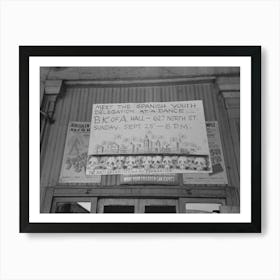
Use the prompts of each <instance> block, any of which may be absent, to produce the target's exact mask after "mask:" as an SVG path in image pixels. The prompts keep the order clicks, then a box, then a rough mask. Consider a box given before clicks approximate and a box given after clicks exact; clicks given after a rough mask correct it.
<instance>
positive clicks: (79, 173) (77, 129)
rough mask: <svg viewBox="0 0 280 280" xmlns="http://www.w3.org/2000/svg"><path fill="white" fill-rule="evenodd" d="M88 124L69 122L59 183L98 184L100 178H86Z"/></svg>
mask: <svg viewBox="0 0 280 280" xmlns="http://www.w3.org/2000/svg"><path fill="white" fill-rule="evenodd" d="M89 136H90V122H69V125H68V131H67V136H66V142H65V147H64V155H63V161H62V166H61V171H60V178H59V183H100V181H101V176H92V175H90V176H87V175H86V163H87V154H88V143H89Z"/></svg>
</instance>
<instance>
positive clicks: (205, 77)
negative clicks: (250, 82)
mask: <svg viewBox="0 0 280 280" xmlns="http://www.w3.org/2000/svg"><path fill="white" fill-rule="evenodd" d="M239 82H240V79H239V68H223V67H212V68H211V67H200V68H198V67H188V68H182V67H172V68H171V67H168V68H167V67H160V68H158V67H149V68H145V67H141V68H139V67H132V68H131V67H122V68H121V67H111V68H102V67H101V68H100V67H99V68H77V67H75V68H58V67H52V68H41V92H40V93H41V108H40V116H41V130H40V133H41V135H40V147H41V153H40V163H41V164H40V165H41V166H40V172H41V174H40V180H41V181H40V194H41V197H40V200H41V201H40V203H41V204H40V205H41V212H44V213H50V212H54V213H55V212H56V213H59V212H73V213H76V212H81V213H193V212H199V213H203V212H213V213H223V212H225V213H230V212H239V205H240V189H239V188H240V162H239V161H240V103H239V100H240V85H239ZM191 100H202V102H203V105H204V114H205V121H206V124H208V125H209V135H210V134H211V124H215V125H216V126H217V127H218V130H217V131H218V132H217V131H216V132H215V133H216V134H217V135H218V136H219V141H220V143H219V144H217V145H218V146H217V147H216V149H215V145H214V144H213V149H212V151H210V152H211V153H212V154H211V157H212V156H213V158H215V156H216V158H217V162H219V161H221V162H222V164H219V163H218V164H217V165H216V166H217V168H216V169H215V174H213V175H211V174H207V176H200V175H196V176H189V175H183V174H176V175H171V174H164V175H162V176H159V175H158V176H144V175H143V176H141V175H138V176H134V177H131V176H123V175H118V174H116V175H101V176H94V177H92V178H87V179H83V178H82V179H81V178H80V179H79V178H78V179H73V180H72V179H71V178H68V179H67V180H62V165H63V161H64V155H65V147H66V142H67V141H68V140H69V139H68V138H69V135H68V133H69V124H70V123H73V122H74V123H75V122H76V123H83V124H85V125H86V126H88V125H89V124H90V121H91V117H92V106H93V104H107V103H108V104H109V103H144V102H174V101H191ZM84 132H85V131H84ZM67 135H68V136H67ZM209 135H208V137H210V136H209ZM211 137H213V136H211ZM77 141H78V142H75V143H74V142H73V146H72V148H73V149H78V151H76V152H75V151H72V152H73V153H76V154H77V157H78V161H79V164H78V163H77V161H74V160H72V161H71V160H70V161H69V160H68V162H66V164H68V167H69V168H70V167H71V168H72V165H73V166H74V165H75V168H76V171H77V174H78V175H79V176H80V177H81V176H82V175H81V172H82V171H81V170H82V169H83V168H85V165H86V160H87V158H86V152H83V153H81V154H79V153H80V152H79V148H77V147H79V145H82V144H81V142H83V140H82V139H80V140H79V139H78V140H77ZM209 141H210V140H209ZM75 145H76V146H75ZM77 145H78V146H77ZM132 145H133V143H132ZM150 145H151V143H149V139H145V141H144V146H145V148H146V149H151V147H150ZM153 145H154V146H153V149H160V147H159V143H154V144H153ZM75 147H76V148H75ZM175 148H176V147H175ZM99 149H101V150H102V149H104V147H99ZM110 149H112V150H114V151H115V150H119V149H120V147H117V146H114V145H112V146H111V147H110ZM132 149H134V150H135V149H137V146H135V145H134V146H133V147H132ZM221 158H222V159H221ZM212 165H213V162H212ZM213 172H214V171H213Z"/></svg>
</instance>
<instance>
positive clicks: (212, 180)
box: [183, 121, 228, 185]
mask: <svg viewBox="0 0 280 280" xmlns="http://www.w3.org/2000/svg"><path fill="white" fill-rule="evenodd" d="M206 127H207V136H208V143H209V149H210V154H211V162H212V169H213V171H212V173H209V174H201V173H200V174H198V173H188V174H184V175H183V182H184V184H212V185H213V184H215V185H227V184H228V179H227V172H226V167H225V160H224V155H223V149H222V143H221V137H220V131H219V126H218V122H216V121H212V122H206Z"/></svg>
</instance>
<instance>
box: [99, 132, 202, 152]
mask: <svg viewBox="0 0 280 280" xmlns="http://www.w3.org/2000/svg"><path fill="white" fill-rule="evenodd" d="M200 149H201V147H199V146H198V145H196V144H194V143H191V142H188V141H187V136H186V135H183V134H182V135H179V136H178V137H175V136H172V137H169V138H168V137H166V136H163V135H155V134H153V133H152V132H151V131H148V132H147V133H146V134H145V135H144V137H135V136H133V137H126V136H122V135H120V134H118V135H116V136H115V139H114V140H113V141H111V140H110V141H106V140H104V141H103V142H102V143H101V144H97V145H96V146H95V154H142V153H185V154H197V153H199V151H200Z"/></svg>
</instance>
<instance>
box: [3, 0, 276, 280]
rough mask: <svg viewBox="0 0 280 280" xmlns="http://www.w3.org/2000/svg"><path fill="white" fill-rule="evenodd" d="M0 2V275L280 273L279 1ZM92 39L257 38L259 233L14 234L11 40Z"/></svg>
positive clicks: (178, 41)
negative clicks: (260, 72) (260, 173)
mask: <svg viewBox="0 0 280 280" xmlns="http://www.w3.org/2000/svg"><path fill="white" fill-rule="evenodd" d="M0 8H1V14H0V27H1V30H0V36H1V37H0V39H1V40H0V42H1V60H0V61H1V81H0V86H1V99H0V106H1V108H0V114H1V115H0V120H1V142H0V143H1V151H0V154H1V157H0V162H1V174H0V180H1V182H0V187H1V188H0V200H1V201H0V211H1V216H0V222H1V224H0V230H1V232H0V262H1V263H0V278H1V279H29V280H32V279H36V280H37V279H275V280H276V279H280V269H279V263H280V260H279V259H280V258H279V253H280V251H279V250H280V246H279V240H280V234H279V229H280V227H279V225H280V217H279V213H280V212H279V210H280V209H279V202H280V201H279V186H280V180H279V179H280V177H279V174H280V172H279V160H278V159H279V140H280V139H279V128H280V126H279V119H280V118H279V112H280V110H279V101H280V100H279V96H280V94H279V74H280V73H279V50H280V40H279V39H280V30H279V26H280V25H279V19H280V17H279V13H280V3H279V1H277V0H275V1H273V0H271V1H270V0H265V1H261V0H259V1H253V0H251V1H250V0H247V1H238V0H235V1H210V0H206V1H200V0H199V1H178V2H174V1H172V2H171V1H170V2H168V1H154V2H153V1H145V0H143V1H142V3H141V2H130V1H124V2H118V3H116V2H110V1H106V0H105V1H103V2H90V1H84V2H82V1H68V2H66V1H47V2H44V1H24V0H21V1H13V0H12V1H5V0H3V1H2V2H1V3H0ZM96 44H104V45H109V44H121V45H126V44H127V45H129V44H139V45H145V44H151V45H152V44H156V45H160V44H164V45H231V44H232V45H247V44H248V45H250V44H253V45H254V44H256V45H262V47H263V59H262V63H263V67H262V70H263V76H262V87H263V91H262V94H263V101H262V109H263V112H262V113H263V120H262V121H263V139H262V144H263V181H262V183H263V193H262V195H263V233H262V234H134V235H132V234H19V233H18V231H19V209H18V207H19V206H18V196H19V192H18V182H19V177H18V175H19V174H18V162H19V161H18V124H19V121H18V45H96ZM38 78H39V77H38ZM38 188H39V185H38Z"/></svg>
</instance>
